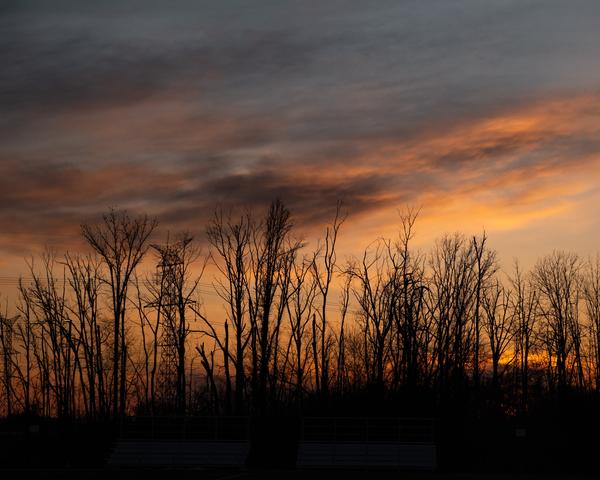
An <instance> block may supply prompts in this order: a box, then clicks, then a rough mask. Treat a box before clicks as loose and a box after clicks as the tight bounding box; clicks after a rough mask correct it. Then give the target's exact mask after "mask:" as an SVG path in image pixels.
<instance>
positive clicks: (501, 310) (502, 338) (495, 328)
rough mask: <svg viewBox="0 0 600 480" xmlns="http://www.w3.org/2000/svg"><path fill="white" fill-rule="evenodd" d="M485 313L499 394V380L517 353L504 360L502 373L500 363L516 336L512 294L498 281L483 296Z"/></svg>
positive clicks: (494, 385) (495, 382) (494, 388)
mask: <svg viewBox="0 0 600 480" xmlns="http://www.w3.org/2000/svg"><path fill="white" fill-rule="evenodd" d="M481 300H482V305H483V312H484V322H483V327H484V330H485V332H486V334H487V337H488V341H489V346H490V354H491V357H492V388H493V391H494V392H495V393H496V394H497V393H498V387H499V380H500V377H501V375H502V374H503V373H504V371H505V370H506V369H507V368H508V366H509V365H510V364H511V363H512V362H513V361H514V358H515V355H516V353H514V352H513V356H512V357H511V358H510V359H505V360H504V368H503V370H502V371H500V369H499V367H500V361H501V360H502V357H503V355H505V354H506V353H507V352H508V348H509V346H510V344H511V341H512V338H513V336H514V334H515V329H514V328H513V327H514V320H515V315H514V310H512V309H511V303H512V298H511V292H510V290H507V289H505V288H504V287H503V286H502V285H501V284H500V281H499V280H498V279H496V281H495V282H494V283H493V284H492V285H489V286H488V287H487V288H486V289H485V290H484V294H483V296H482V299H481Z"/></svg>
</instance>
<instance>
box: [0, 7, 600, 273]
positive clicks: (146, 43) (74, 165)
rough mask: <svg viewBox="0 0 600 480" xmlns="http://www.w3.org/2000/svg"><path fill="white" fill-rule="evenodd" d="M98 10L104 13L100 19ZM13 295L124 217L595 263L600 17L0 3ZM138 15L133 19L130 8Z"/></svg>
mask: <svg viewBox="0 0 600 480" xmlns="http://www.w3.org/2000/svg"><path fill="white" fill-rule="evenodd" d="M83 4H88V5H87V6H84V5H83ZM1 5H2V6H1V7H0V65H2V67H1V68H0V104H1V109H0V227H1V228H0V272H2V273H0V275H5V276H10V275H17V274H19V273H21V272H22V271H23V270H24V263H23V257H26V256H28V255H30V254H32V253H33V252H38V251H40V250H41V249H42V248H43V247H44V245H49V246H51V247H55V248H57V249H59V250H61V251H64V250H65V249H67V248H80V247H79V246H78V245H79V244H78V242H79V240H78V232H79V224H80V223H81V222H82V221H88V220H93V219H96V218H98V216H99V214H100V213H101V212H104V211H105V210H106V209H107V208H108V207H110V206H115V207H122V208H127V209H130V210H132V211H142V212H148V213H149V214H152V215H156V216H157V217H158V219H159V221H160V224H161V234H162V233H164V232H166V230H167V229H170V230H171V231H176V230H181V229H189V230H191V231H192V232H195V233H197V234H198V235H199V236H201V235H202V234H203V231H204V224H205V220H206V218H207V217H209V216H210V214H211V212H212V211H213V209H214V207H215V205H217V204H220V205H222V206H225V207H226V208H229V207H232V208H236V207H239V206H244V207H246V206H251V207H256V208H260V207H262V206H264V205H266V204H267V203H268V202H269V201H270V200H271V199H273V198H274V197H280V198H282V199H283V200H284V202H286V203H287V204H288V205H289V206H290V208H291V210H292V211H293V213H294V215H295V218H296V223H297V224H298V225H299V227H300V228H299V229H300V230H301V231H303V232H305V235H306V237H307V238H311V236H312V235H314V234H315V233H316V232H320V231H321V229H322V227H323V225H324V222H326V221H327V220H328V219H329V218H330V217H331V215H332V213H333V210H334V209H335V203H336V200H338V199H341V200H342V201H343V202H344V204H345V205H346V207H347V209H348V212H349V217H348V220H347V222H346V225H345V227H344V231H343V234H342V236H343V238H342V244H341V249H342V251H343V252H344V254H351V253H358V252H359V251H360V250H361V249H362V248H364V247H365V245H366V244H367V243H368V242H369V241H371V240H373V239H375V238H376V237H377V236H379V235H386V236H390V235H393V234H394V232H395V230H396V227H397V223H398V214H397V210H398V209H399V208H402V206H403V205H407V204H410V205H413V206H417V207H419V206H420V207H421V208H422V210H421V218H420V223H419V224H418V225H417V238H416V241H417V243H418V244H420V245H423V246H426V245H429V244H430V243H431V241H432V240H433V239H434V238H436V237H438V236H439V235H441V234H442V233H444V232H454V231H457V230H460V231H463V232H465V233H476V232H481V231H482V229H483V228H485V229H486V230H487V232H488V234H489V237H490V241H491V245H492V246H493V247H494V248H496V249H497V250H498V251H499V252H500V258H501V259H502V261H503V266H504V267H506V268H510V264H511V262H512V258H513V257H519V258H521V259H522V260H523V261H524V262H525V263H528V262H531V261H532V260H533V259H534V258H535V257H537V256H538V255H540V254H543V253H547V252H550V251H552V249H554V248H557V249H567V250H574V251H577V252H579V253H580V254H581V255H582V256H586V255H588V254H591V253H593V252H596V251H597V250H600V240H599V239H600V220H599V216H598V206H599V205H600V53H599V52H600V49H599V48H600V47H599V46H600V2H598V1H595V0H591V1H576V0H571V1H564V0H562V1H550V0H544V1H523V0H515V1H494V2H483V1H481V0H474V1H450V0H442V1H432V0H428V1H386V0H377V1H371V2H367V1H327V2H323V1H314V2H312V1H309V2H284V1H280V0H278V1H239V2H234V1H227V2H225V1H223V2H216V1H212V2H199V1H192V0H190V1H168V2H150V1H140V2H122V1H114V2H108V1H103V2H81V1H73V2H61V1H58V2H28V1H14V2H10V1H7V2H2V4H1ZM125 5H126V6H125Z"/></svg>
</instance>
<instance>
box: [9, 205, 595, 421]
mask: <svg viewBox="0 0 600 480" xmlns="http://www.w3.org/2000/svg"><path fill="white" fill-rule="evenodd" d="M344 219H345V216H344V214H343V211H342V208H341V206H340V205H338V207H337V209H336V214H335V215H334V217H333V218H332V220H331V223H330V224H329V225H328V226H327V228H326V229H325V232H324V235H323V237H322V238H321V240H320V241H319V243H318V245H317V247H316V249H315V250H314V251H307V248H306V246H305V244H304V243H303V242H302V241H301V240H299V238H300V237H299V236H298V234H297V233H296V230H295V228H294V224H293V218H292V216H291V214H290V211H289V210H288V209H287V208H286V207H285V206H284V205H283V204H282V203H281V202H280V201H274V202H273V203H272V204H271V206H270V208H269V209H268V211H266V212H265V213H264V215H262V216H258V217H257V216H255V215H254V214H251V213H247V214H243V215H241V216H237V217H234V216H231V215H226V214H224V213H223V212H221V211H217V212H215V214H214V216H213V217H212V219H211V221H210V222H209V225H208V226H207V228H206V235H207V240H208V243H209V244H210V251H209V252H203V251H202V250H201V249H200V248H199V246H198V245H199V243H201V242H199V241H198V239H194V238H192V237H191V236H190V235H189V234H187V233H182V234H180V235H176V236H174V237H173V238H168V237H167V239H166V240H165V241H164V243H161V244H152V243H151V241H150V238H151V237H152V235H153V234H154V233H155V232H156V226H157V223H156V221H155V220H153V219H151V218H149V217H147V216H139V217H132V216H130V215H129V214H128V213H127V212H125V211H117V210H111V211H109V212H108V213H107V214H106V215H104V217H103V219H102V220H101V221H100V222H98V223H96V224H85V225H83V226H82V228H81V232H82V235H83V238H84V239H85V241H86V242H87V244H88V245H89V252H88V253H85V254H74V253H67V254H65V255H64V256H57V255H55V254H46V255H43V256H42V257H41V258H40V259H37V260H36V261H35V262H34V261H31V262H30V263H29V264H28V274H27V275H26V276H25V277H23V278H21V279H20V280H19V283H18V296H17V298H16V299H15V304H14V305H10V306H7V307H6V309H5V312H4V313H3V314H2V315H1V316H0V353H1V359H0V368H1V374H2V380H1V387H0V395H1V399H2V400H1V406H0V408H1V413H2V415H8V416H10V415H15V414H21V413H26V414H38V415H43V416H51V417H59V418H79V417H85V418H89V419H108V418H118V417H120V416H123V415H127V414H134V413H135V414H144V415H162V414H167V413H168V414H171V413H177V414H198V413H202V414H226V415H243V414H249V413H251V414H265V413H272V412H296V413H298V412H304V411H306V410H307V409H311V411H315V409H316V410H320V411H324V412H325V411H328V409H331V408H333V407H334V406H339V405H343V404H344V402H346V403H347V404H352V405H354V404H356V402H357V399H362V398H369V401H370V405H376V404H382V405H383V404H390V402H391V403H392V404H393V402H394V401H395V399H412V400H413V405H415V404H416V403H421V404H427V405H430V406H431V408H432V409H435V408H436V405H441V404H443V403H444V402H447V401H450V400H451V399H452V400H453V401H455V402H456V401H460V400H461V399H468V401H469V402H470V403H469V405H470V406H471V407H472V406H473V405H474V406H475V408H484V407H485V408H486V409H490V408H491V409H494V410H495V411H498V412H499V413H501V414H502V415H509V416H510V415H518V414H525V413H527V412H528V410H529V409H530V408H531V407H532V405H534V404H535V403H536V402H538V401H539V400H540V399H547V398H555V399H557V401H560V399H561V398H562V397H564V396H565V395H570V394H572V393H573V392H575V393H581V394H588V393H589V394H595V393H598V390H599V389H600V257H597V258H596V259H595V260H592V261H589V260H588V261H584V260H582V259H580V258H579V257H578V256H577V255H575V254H573V253H566V252H554V253H552V254H550V255H548V256H545V257H543V258H541V259H540V260H539V261H538V262H537V263H536V264H535V266H534V267H533V268H532V269H531V271H528V272H524V271H522V270H521V269H520V268H519V266H518V264H515V265H514V267H513V268H512V269H511V270H510V271H508V272H504V273H503V272H501V270H500V266H499V264H498V260H497V255H496V252H495V251H494V250H493V249H492V248H490V246H489V243H488V238H487V236H486V235H485V233H484V234H482V235H480V236H473V237H467V236H464V235H461V234H454V235H446V236H443V237H441V238H440V239H439V240H437V241H436V243H435V245H434V246H433V248H432V249H431V250H430V251H428V252H422V251H419V250H417V249H414V248H413V247H412V239H413V235H414V227H415V222H416V220H417V212H416V211H413V210H407V211H406V212H405V213H403V214H401V216H400V218H399V229H398V236H397V238H395V239H378V240H376V241H374V242H373V243H371V244H370V245H368V246H367V247H366V249H365V250H364V252H363V253H362V254H361V255H360V256H358V257H355V258H351V259H340V258H339V257H338V255H337V254H336V247H337V244H338V239H339V235H340V233H341V231H342V227H343V223H344ZM202 243H204V242H202ZM143 260H144V261H145V262H148V261H151V262H152V263H153V264H154V265H155V271H154V272H153V273H152V274H144V273H143V272H142V271H141V268H140V264H141V262H142V261H143ZM205 271H206V272H208V271H210V272H211V277H213V272H214V278H210V279H207V278H203V275H204V277H207V274H205ZM208 282H210V283H211V285H209V286H207V283H208ZM208 288H210V290H207V289H208ZM211 294H212V295H218V298H219V300H218V301H217V302H216V303H217V304H218V306H219V307H221V306H222V307H223V309H222V310H218V309H216V308H212V307H211V308H207V305H208V304H211V305H213V306H214V304H215V301H214V298H213V299H212V300H211V302H207V301H206V300H205V296H206V295H211ZM213 310H215V311H213ZM366 413H375V412H362V414H366ZM403 414H404V415H410V412H406V411H405V412H403Z"/></svg>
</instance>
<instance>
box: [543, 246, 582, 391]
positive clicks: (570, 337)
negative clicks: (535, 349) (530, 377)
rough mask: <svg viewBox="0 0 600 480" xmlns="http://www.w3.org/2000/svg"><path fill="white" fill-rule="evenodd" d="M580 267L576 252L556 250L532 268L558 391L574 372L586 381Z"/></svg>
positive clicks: (561, 389) (577, 376)
mask: <svg viewBox="0 0 600 480" xmlns="http://www.w3.org/2000/svg"><path fill="white" fill-rule="evenodd" d="M580 271H581V262H580V260H579V257H578V256H577V255H575V254H573V253H566V252H557V251H555V252H553V253H552V254H550V255H547V256H545V257H543V258H542V259H540V260H539V261H538V262H537V264H536V265H535V268H534V270H533V278H534V281H535V284H536V287H537V289H538V291H539V294H540V303H539V305H540V314H541V316H542V319H543V320H544V327H545V330H546V333H545V336H544V338H543V341H544V343H545V345H546V348H547V353H548V358H549V361H550V362H551V363H552V361H555V363H556V382H557V385H558V388H559V392H564V391H565V389H566V387H567V386H569V385H571V381H570V380H571V375H572V374H573V372H574V373H575V376H576V378H577V384H578V385H579V386H581V385H582V384H583V368H582V363H581V332H580V325H579V319H578V311H579V277H580Z"/></svg>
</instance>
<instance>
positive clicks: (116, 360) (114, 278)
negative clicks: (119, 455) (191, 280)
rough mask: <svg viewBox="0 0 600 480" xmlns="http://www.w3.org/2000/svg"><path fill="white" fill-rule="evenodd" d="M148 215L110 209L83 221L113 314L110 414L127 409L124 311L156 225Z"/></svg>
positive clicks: (84, 231) (123, 412)
mask: <svg viewBox="0 0 600 480" xmlns="http://www.w3.org/2000/svg"><path fill="white" fill-rule="evenodd" d="M156 225H157V222H156V220H155V219H150V218H148V216H147V215H144V216H140V217H135V218H132V217H130V216H129V214H128V213H127V212H126V211H122V210H115V209H111V210H110V211H109V212H108V213H106V214H104V215H103V216H102V221H101V222H100V223H96V224H83V225H82V226H81V232H82V235H83V237H84V239H85V240H86V241H87V242H88V244H89V245H90V246H91V247H92V248H93V249H94V250H95V251H96V253H97V254H98V255H99V256H100V257H101V258H102V260H103V261H104V263H105V265H106V268H107V270H108V277H107V278H106V279H105V281H106V283H107V284H108V286H109V288H110V291H111V298H112V315H113V355H112V357H113V358H112V377H113V382H112V394H113V395H112V408H113V415H114V416H117V415H124V414H125V409H126V374H127V371H126V366H127V344H126V340H125V312H126V309H127V291H128V288H129V284H130V281H131V279H132V276H133V274H134V271H135V269H136V267H137V266H138V265H139V263H140V262H141V261H142V258H143V257H144V255H145V254H146V251H147V250H148V239H149V238H150V235H151V234H152V232H153V231H154V229H155V228H156Z"/></svg>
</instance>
